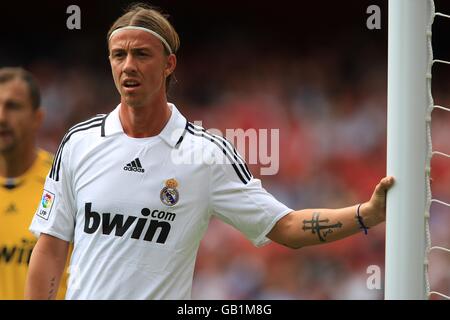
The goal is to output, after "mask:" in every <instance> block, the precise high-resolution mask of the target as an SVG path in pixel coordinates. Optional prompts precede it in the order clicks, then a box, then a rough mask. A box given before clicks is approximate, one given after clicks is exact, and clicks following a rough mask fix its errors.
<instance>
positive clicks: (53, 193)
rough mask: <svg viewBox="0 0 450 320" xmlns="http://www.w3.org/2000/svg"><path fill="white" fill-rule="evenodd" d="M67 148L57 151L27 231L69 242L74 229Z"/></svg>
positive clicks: (71, 239)
mask: <svg viewBox="0 0 450 320" xmlns="http://www.w3.org/2000/svg"><path fill="white" fill-rule="evenodd" d="M66 148H67V146H66V147H65V148H64V150H63V149H62V147H60V149H61V150H58V152H57V154H56V156H55V159H54V161H53V165H52V169H51V170H50V172H49V174H48V175H47V178H46V180H45V185H44V190H43V193H42V198H41V201H40V203H39V207H38V208H37V210H36V212H35V215H34V217H33V220H32V222H31V225H30V228H29V229H30V231H31V232H32V233H33V234H35V235H36V236H39V235H40V234H41V233H45V234H49V235H51V236H54V237H56V238H59V239H62V240H65V241H68V242H72V241H73V235H74V228H75V214H76V213H75V211H74V209H73V208H74V207H75V206H74V201H73V196H72V192H71V190H72V189H71V177H70V174H69V173H68V170H67V169H68V163H67V159H68V156H67V153H68V150H66Z"/></svg>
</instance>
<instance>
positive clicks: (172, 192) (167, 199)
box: [159, 178, 180, 207]
mask: <svg viewBox="0 0 450 320" xmlns="http://www.w3.org/2000/svg"><path fill="white" fill-rule="evenodd" d="M177 187H178V181H177V180H175V179H174V178H172V179H169V180H166V186H165V187H164V188H163V189H162V190H161V193H160V196H159V197H160V198H161V202H162V203H164V204H165V205H167V206H169V207H171V206H174V205H175V204H176V203H177V202H178V199H179V198H180V194H179V193H178V190H177Z"/></svg>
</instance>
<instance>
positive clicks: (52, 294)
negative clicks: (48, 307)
mask: <svg viewBox="0 0 450 320" xmlns="http://www.w3.org/2000/svg"><path fill="white" fill-rule="evenodd" d="M55 281H56V278H55V277H53V278H52V279H51V280H50V290H49V292H48V300H51V299H52V298H53V296H54V294H55V290H56V289H55Z"/></svg>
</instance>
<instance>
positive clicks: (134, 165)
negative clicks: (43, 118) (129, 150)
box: [123, 158, 145, 173]
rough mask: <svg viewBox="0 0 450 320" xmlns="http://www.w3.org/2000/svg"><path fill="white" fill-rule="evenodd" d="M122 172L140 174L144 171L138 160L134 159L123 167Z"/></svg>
mask: <svg viewBox="0 0 450 320" xmlns="http://www.w3.org/2000/svg"><path fill="white" fill-rule="evenodd" d="M123 170H125V171H134V172H140V173H144V172H145V170H144V168H142V165H141V162H140V161H139V158H136V159H134V160H133V161H131V162H130V163H128V164H127V165H126V166H125V167H123Z"/></svg>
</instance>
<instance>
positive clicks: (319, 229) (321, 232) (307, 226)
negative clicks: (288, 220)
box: [302, 212, 342, 242]
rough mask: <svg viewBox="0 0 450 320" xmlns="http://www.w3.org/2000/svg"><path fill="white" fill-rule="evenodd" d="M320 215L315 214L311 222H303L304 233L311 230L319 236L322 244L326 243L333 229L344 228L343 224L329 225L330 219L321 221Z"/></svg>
mask: <svg viewBox="0 0 450 320" xmlns="http://www.w3.org/2000/svg"><path fill="white" fill-rule="evenodd" d="M319 216H320V213H319V212H314V213H313V215H312V218H311V220H303V228H302V229H303V231H307V230H311V233H312V234H317V236H318V237H319V240H320V242H325V241H326V237H327V236H328V235H329V234H331V233H333V229H337V228H342V223H341V222H339V221H338V222H337V223H336V224H329V225H326V224H325V223H328V222H329V221H330V220H329V219H323V220H319Z"/></svg>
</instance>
